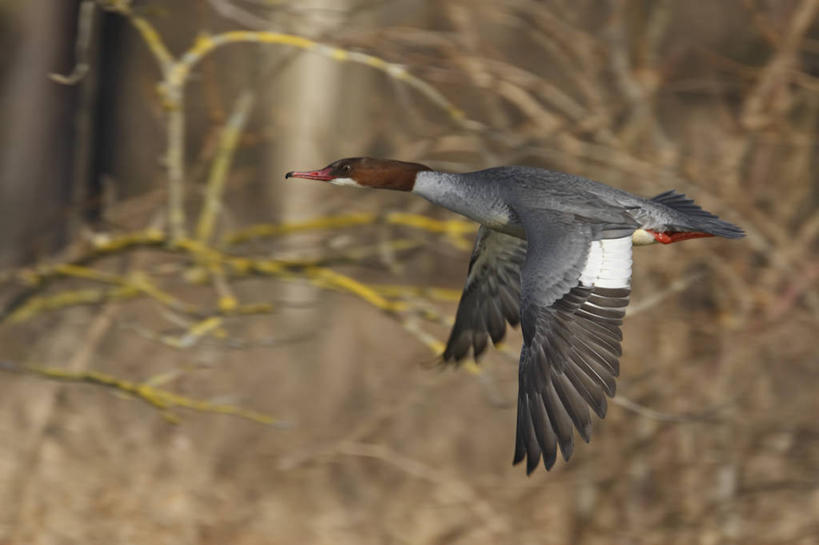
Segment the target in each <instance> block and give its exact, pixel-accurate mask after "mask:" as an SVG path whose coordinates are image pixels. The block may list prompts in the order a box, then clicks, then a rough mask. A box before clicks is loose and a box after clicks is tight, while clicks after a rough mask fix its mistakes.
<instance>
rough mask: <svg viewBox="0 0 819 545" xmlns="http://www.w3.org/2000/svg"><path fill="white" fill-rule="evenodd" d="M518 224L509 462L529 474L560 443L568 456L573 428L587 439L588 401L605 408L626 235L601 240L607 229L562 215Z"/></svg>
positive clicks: (627, 263) (626, 265)
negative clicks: (521, 231)
mask: <svg viewBox="0 0 819 545" xmlns="http://www.w3.org/2000/svg"><path fill="white" fill-rule="evenodd" d="M530 219H531V218H530ZM524 227H526V233H527V239H528V244H529V250H528V252H527V256H526V262H525V264H524V266H523V269H522V275H521V278H522V298H521V320H522V327H523V348H522V350H521V354H520V368H519V375H518V417H517V432H516V439H515V457H514V463H518V462H521V461H522V460H523V459H524V458H525V459H526V471H527V473H531V472H532V471H533V470H534V469H535V467H537V465H538V463H539V461H540V458H541V456H542V457H543V464H544V466H545V467H546V469H551V467H552V466H553V465H554V463H555V460H556V458H557V449H558V447H559V448H560V450H561V452H562V453H563V458H564V459H565V460H568V459H569V458H570V457H571V455H572V449H573V429H575V428H576V429H577V431H578V433H579V434H580V436H581V437H582V438H583V440H584V441H586V442H588V441H589V434H590V429H591V420H590V417H589V410H588V408H589V407H591V408H592V410H593V411H594V412H595V413H596V414H597V416H599V417H600V418H603V417H604V416H605V414H606V395H608V396H610V397H611V396H613V395H614V391H615V381H614V379H615V377H616V376H617V375H618V373H619V363H618V358H619V356H620V354H621V350H620V341H621V340H622V334H621V333H620V324H621V323H622V319H623V316H624V314H625V307H626V305H627V304H628V297H629V294H630V280H631V236H630V235H629V236H626V237H621V238H614V239H612V238H609V239H600V238H599V237H601V236H606V235H602V234H601V233H602V231H601V230H600V229H597V228H596V227H595V226H593V225H592V224H582V223H580V224H578V223H573V222H568V221H567V222H565V223H551V224H544V222H543V221H531V222H530V223H529V227H527V225H526V222H524ZM610 232H612V231H608V232H607V234H608V233H610ZM609 236H610V235H609Z"/></svg>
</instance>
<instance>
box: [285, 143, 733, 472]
mask: <svg viewBox="0 0 819 545" xmlns="http://www.w3.org/2000/svg"><path fill="white" fill-rule="evenodd" d="M285 177H286V178H306V179H309V180H322V181H325V182H330V183H332V184H336V185H349V186H356V187H371V188H380V189H393V190H399V191H410V192H413V193H417V194H419V195H421V196H422V197H424V198H425V199H427V200H428V201H430V202H432V203H435V204H437V205H440V206H443V207H445V208H448V209H450V210H452V211H453V212H457V213H459V214H462V215H464V216H466V217H467V218H470V219H472V220H474V221H476V222H478V223H480V224H481V226H480V229H479V230H478V235H477V239H476V241H475V248H474V250H473V252H472V258H471V260H470V262H469V273H468V275H467V279H466V285H465V287H464V290H463V294H462V295H461V300H460V302H459V303H458V311H457V313H456V316H455V325H454V326H453V328H452V333H451V334H450V336H449V340H448V342H447V345H446V349H445V350H444V353H443V359H444V361H447V362H458V361H459V360H461V359H463V358H465V357H466V356H467V355H468V354H469V352H470V349H471V351H472V354H473V356H474V357H476V358H477V357H478V356H480V355H481V354H482V353H483V352H484V351H485V350H486V347H487V341H488V339H492V342H493V343H497V342H498V341H500V340H501V339H502V338H503V336H504V334H505V333H506V323H507V322H508V323H509V324H510V325H512V326H515V325H517V324H518V323H519V322H520V323H521V326H522V329H523V348H522V350H521V353H520V367H519V374H518V410H517V433H516V439H515V456H514V463H515V464H517V463H518V462H521V461H523V460H524V459H526V472H527V474H529V473H531V472H532V471H533V470H534V469H535V468H536V467H537V465H538V463H539V461H540V458H541V456H542V457H543V464H544V466H545V467H546V469H547V470H548V469H551V467H552V466H553V465H554V463H555V459H556V457H557V449H558V448H560V451H561V452H562V454H563V458H564V460H566V461H568V460H569V458H570V457H571V455H572V450H573V429H577V432H578V433H579V434H580V437H582V438H583V440H584V441H586V442H588V441H589V433H590V430H591V419H590V417H589V407H591V409H592V410H593V411H594V412H595V413H596V414H597V416H598V417H600V418H604V417H605V415H606V396H609V397H613V396H614V391H615V381H614V379H615V377H616V376H617V375H618V374H619V362H618V358H619V356H620V355H621V349H620V342H621V340H622V334H621V332H620V325H621V324H622V321H623V316H624V315H625V308H626V305H627V304H628V299H629V294H630V292H631V247H632V245H633V244H634V245H642V244H650V243H653V242H660V243H664V244H670V243H672V242H677V241H680V240H686V239H689V238H698V237H711V236H721V237H725V238H740V237H743V236H745V233H744V232H743V231H742V229H740V228H739V227H737V226H735V225H732V224H730V223H728V222H726V221H722V220H720V219H719V218H717V217H716V216H715V215H713V214H711V213H710V212H706V211H705V210H703V209H702V208H700V207H699V206H697V205H696V204H694V202H693V201H692V200H690V199H688V198H686V197H685V195H682V194H680V193H677V192H675V191H666V192H665V193H661V194H660V195H657V196H656V197H654V198H653V199H644V198H643V197H638V196H636V195H632V194H631V193H628V192H626V191H622V190H620V189H615V188H612V187H609V186H607V185H604V184H601V183H598V182H594V181H592V180H587V179H585V178H581V177H579V176H572V175H571V174H564V173H562V172H551V171H548V170H543V169H540V168H531V167H521V166H510V167H496V168H489V169H486V170H480V171H477V172H467V173H463V174H456V173H449V172H438V171H435V170H432V169H431V168H429V167H427V166H425V165H422V164H418V163H406V162H403V161H394V160H386V159H372V158H368V157H355V158H349V159H341V160H338V161H335V162H333V163H331V164H330V165H328V166H326V167H325V168H323V169H320V170H308V171H292V172H288V173H287V175H286V176H285Z"/></svg>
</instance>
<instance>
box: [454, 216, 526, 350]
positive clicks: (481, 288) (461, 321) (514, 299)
mask: <svg viewBox="0 0 819 545" xmlns="http://www.w3.org/2000/svg"><path fill="white" fill-rule="evenodd" d="M525 258H526V241H525V240H521V239H519V238H516V237H513V236H510V235H505V234H503V233H499V232H498V231H493V230H491V229H487V228H486V227H484V226H483V225H482V226H481V228H480V229H479V230H478V237H477V239H476V240H475V248H474V249H473V250H472V258H471V259H470V261H469V273H468V275H467V277H466V285H465V286H464V291H463V294H462V295H461V300H460V302H459V303H458V312H457V313H456V315H455V325H454V326H453V327H452V332H451V333H450V335H449V340H448V341H447V343H446V349H445V350H444V354H443V359H444V361H458V360H461V359H463V358H464V357H466V356H467V354H468V353H469V349H470V348H472V352H473V355H474V356H475V357H478V356H479V355H480V354H481V353H482V352H483V351H484V350H486V345H487V341H488V339H489V338H491V339H492V342H493V343H497V342H499V341H500V340H501V339H502V338H503V336H504V335H505V334H506V322H509V324H510V325H513V326H515V325H517V324H518V323H519V322H520V268H521V266H522V265H523V261H524V259H525Z"/></svg>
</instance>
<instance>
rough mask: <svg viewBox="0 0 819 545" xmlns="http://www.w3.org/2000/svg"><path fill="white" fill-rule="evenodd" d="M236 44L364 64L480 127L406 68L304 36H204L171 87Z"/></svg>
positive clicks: (465, 122) (174, 72)
mask: <svg viewBox="0 0 819 545" xmlns="http://www.w3.org/2000/svg"><path fill="white" fill-rule="evenodd" d="M235 43H261V44H279V45H288V46H291V47H296V48H299V49H303V50H305V51H309V52H311V53H317V54H319V55H323V56H325V57H328V58H330V59H333V60H335V61H339V62H353V63H358V64H363V65H365V66H369V67H371V68H375V69H376V70H380V71H381V72H384V73H385V74H387V75H388V76H389V77H391V78H394V79H396V80H399V81H403V82H405V83H406V84H407V85H409V86H410V87H412V88H414V89H416V90H417V91H419V92H420V93H421V94H422V95H424V97H426V98H427V99H428V100H429V101H430V102H432V103H433V104H435V105H436V106H438V107H439V108H441V109H443V110H444V111H446V112H447V114H448V115H449V116H450V117H451V118H452V119H453V120H454V121H456V122H457V123H459V124H461V125H463V126H465V127H466V128H470V129H478V128H480V127H481V125H480V124H479V123H477V122H475V121H471V120H468V119H466V116H465V115H464V112H463V111H462V110H460V109H459V108H458V107H456V106H455V105H454V104H452V103H451V102H450V101H449V100H447V98H446V97H444V95H443V94H441V92H440V91H438V90H437V89H435V88H434V87H432V86H431V85H430V84H429V83H427V82H425V81H424V80H422V79H420V78H418V77H416V76H413V75H412V74H410V73H409V72H408V71H407V69H406V68H404V67H403V66H402V65H400V64H395V63H390V62H387V61H385V60H384V59H382V58H380V57H376V56H373V55H368V54H366V53H359V52H357V51H348V50H346V49H341V48H339V47H334V46H330V45H326V44H322V43H319V42H316V41H313V40H310V39H307V38H304V37H302V36H296V35H294V34H283V33H280V32H267V31H250V30H234V31H229V32H223V33H221V34H217V35H215V36H208V35H201V36H199V38H198V39H197V40H196V42H195V43H194V45H193V47H191V48H190V49H189V50H188V51H187V52H185V53H184V54H183V55H182V56H181V57H180V59H179V62H177V63H176V64H175V65H174V67H173V69H172V70H171V71H170V72H169V74H168V80H167V82H168V84H169V86H178V85H182V83H183V82H184V81H185V80H186V79H187V77H188V74H189V73H190V71H191V69H192V68H193V67H194V66H195V65H196V64H197V63H198V62H199V61H200V60H202V58H203V57H204V56H205V55H207V54H208V53H210V52H211V51H213V50H214V49H216V48H217V47H221V46H223V45H228V44H235Z"/></svg>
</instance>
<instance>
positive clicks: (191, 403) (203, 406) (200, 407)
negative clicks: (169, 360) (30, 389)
mask: <svg viewBox="0 0 819 545" xmlns="http://www.w3.org/2000/svg"><path fill="white" fill-rule="evenodd" d="M0 371H5V372H12V373H24V374H30V375H35V376H39V377H42V378H47V379H51V380H57V381H60V382H70V383H83V384H93V385H96V386H103V387H106V388H110V389H112V390H115V391H117V392H119V393H123V394H127V395H129V396H132V397H134V398H136V399H139V400H141V401H144V402H145V403H147V404H149V405H151V406H152V407H154V408H156V409H159V410H161V411H162V413H163V415H164V416H165V417H166V418H168V419H169V420H171V421H176V420H177V419H176V417H175V416H174V415H173V414H172V413H171V412H169V411H170V410H172V409H189V410H192V411H196V412H203V413H216V414H224V415H229V416H236V417H239V418H243V419H245V420H250V421H252V422H256V423H258V424H265V425H277V424H278V425H281V424H282V423H281V422H280V421H279V420H277V419H276V418H274V417H273V416H270V415H267V414H264V413H259V412H255V411H250V410H247V409H242V408H240V407H235V406H233V405H222V404H215V403H209V402H207V401H201V400H197V399H192V398H189V397H185V396H181V395H178V394H174V393H172V392H169V391H167V390H162V389H160V388H155V387H154V386H151V385H150V384H149V383H146V382H142V383H138V382H130V381H127V380H122V379H119V378H116V377H114V376H111V375H107V374H104V373H99V372H97V371H69V370H66V369H60V368H57V367H39V366H32V365H20V364H17V363H14V362H9V361H3V362H0Z"/></svg>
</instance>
